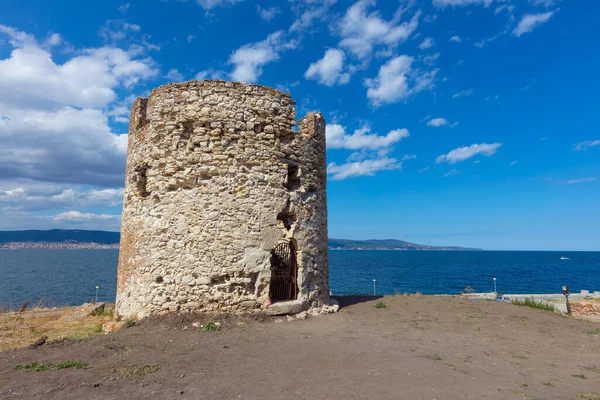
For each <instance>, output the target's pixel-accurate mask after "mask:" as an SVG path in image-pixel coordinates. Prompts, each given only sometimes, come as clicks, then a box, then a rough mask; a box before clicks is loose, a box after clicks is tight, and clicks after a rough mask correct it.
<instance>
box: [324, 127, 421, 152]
mask: <svg viewBox="0 0 600 400" xmlns="http://www.w3.org/2000/svg"><path fill="white" fill-rule="evenodd" d="M325 129H326V136H327V138H326V139H327V147H329V148H331V149H349V150H360V149H368V150H380V149H387V148H390V147H392V146H393V145H394V144H396V143H398V142H399V141H400V140H402V139H404V138H407V137H409V136H410V135H409V133H408V130H407V129H394V130H392V131H389V132H388V134H387V135H385V136H380V135H378V134H376V133H371V127H370V126H368V125H366V126H363V127H362V128H360V129H357V130H355V131H354V133H353V134H351V135H349V134H347V133H346V128H345V127H343V126H342V125H339V124H329V125H327V127H326V128H325Z"/></svg>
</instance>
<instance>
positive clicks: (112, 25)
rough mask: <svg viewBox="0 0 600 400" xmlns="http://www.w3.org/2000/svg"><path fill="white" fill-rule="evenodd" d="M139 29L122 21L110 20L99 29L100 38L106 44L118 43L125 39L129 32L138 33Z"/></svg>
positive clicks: (135, 25) (137, 26)
mask: <svg viewBox="0 0 600 400" xmlns="http://www.w3.org/2000/svg"><path fill="white" fill-rule="evenodd" d="M141 29H142V28H141V27H140V26H139V25H137V24H130V23H127V22H125V21H123V20H115V19H110V20H108V21H106V24H105V25H104V26H103V27H102V28H101V29H100V36H102V38H104V40H105V41H108V42H118V41H120V40H123V39H125V38H127V36H128V35H130V34H131V32H140V31H141Z"/></svg>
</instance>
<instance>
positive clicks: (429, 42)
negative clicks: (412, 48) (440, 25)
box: [419, 38, 433, 50]
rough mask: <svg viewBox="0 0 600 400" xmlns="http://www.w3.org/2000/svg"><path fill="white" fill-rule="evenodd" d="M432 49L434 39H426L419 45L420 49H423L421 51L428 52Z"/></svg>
mask: <svg viewBox="0 0 600 400" xmlns="http://www.w3.org/2000/svg"><path fill="white" fill-rule="evenodd" d="M431 47H433V39H432V38H425V39H424V40H423V41H422V42H421V44H420V45H419V49H421V50H427V49H429V48H431Z"/></svg>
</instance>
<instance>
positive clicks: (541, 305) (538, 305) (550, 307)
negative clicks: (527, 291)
mask: <svg viewBox="0 0 600 400" xmlns="http://www.w3.org/2000/svg"><path fill="white" fill-rule="evenodd" d="M512 303H513V304H514V305H517V306H526V307H531V308H535V309H537V310H545V311H556V306H555V305H554V304H552V303H547V302H545V301H536V300H535V299H534V298H533V297H529V298H525V299H514V300H513V301H512Z"/></svg>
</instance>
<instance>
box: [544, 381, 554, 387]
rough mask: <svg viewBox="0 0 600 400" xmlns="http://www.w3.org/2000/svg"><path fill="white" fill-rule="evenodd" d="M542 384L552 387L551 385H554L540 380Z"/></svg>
mask: <svg viewBox="0 0 600 400" xmlns="http://www.w3.org/2000/svg"><path fill="white" fill-rule="evenodd" d="M542 385H544V386H548V387H552V386H554V385H553V384H552V383H550V382H542Z"/></svg>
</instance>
